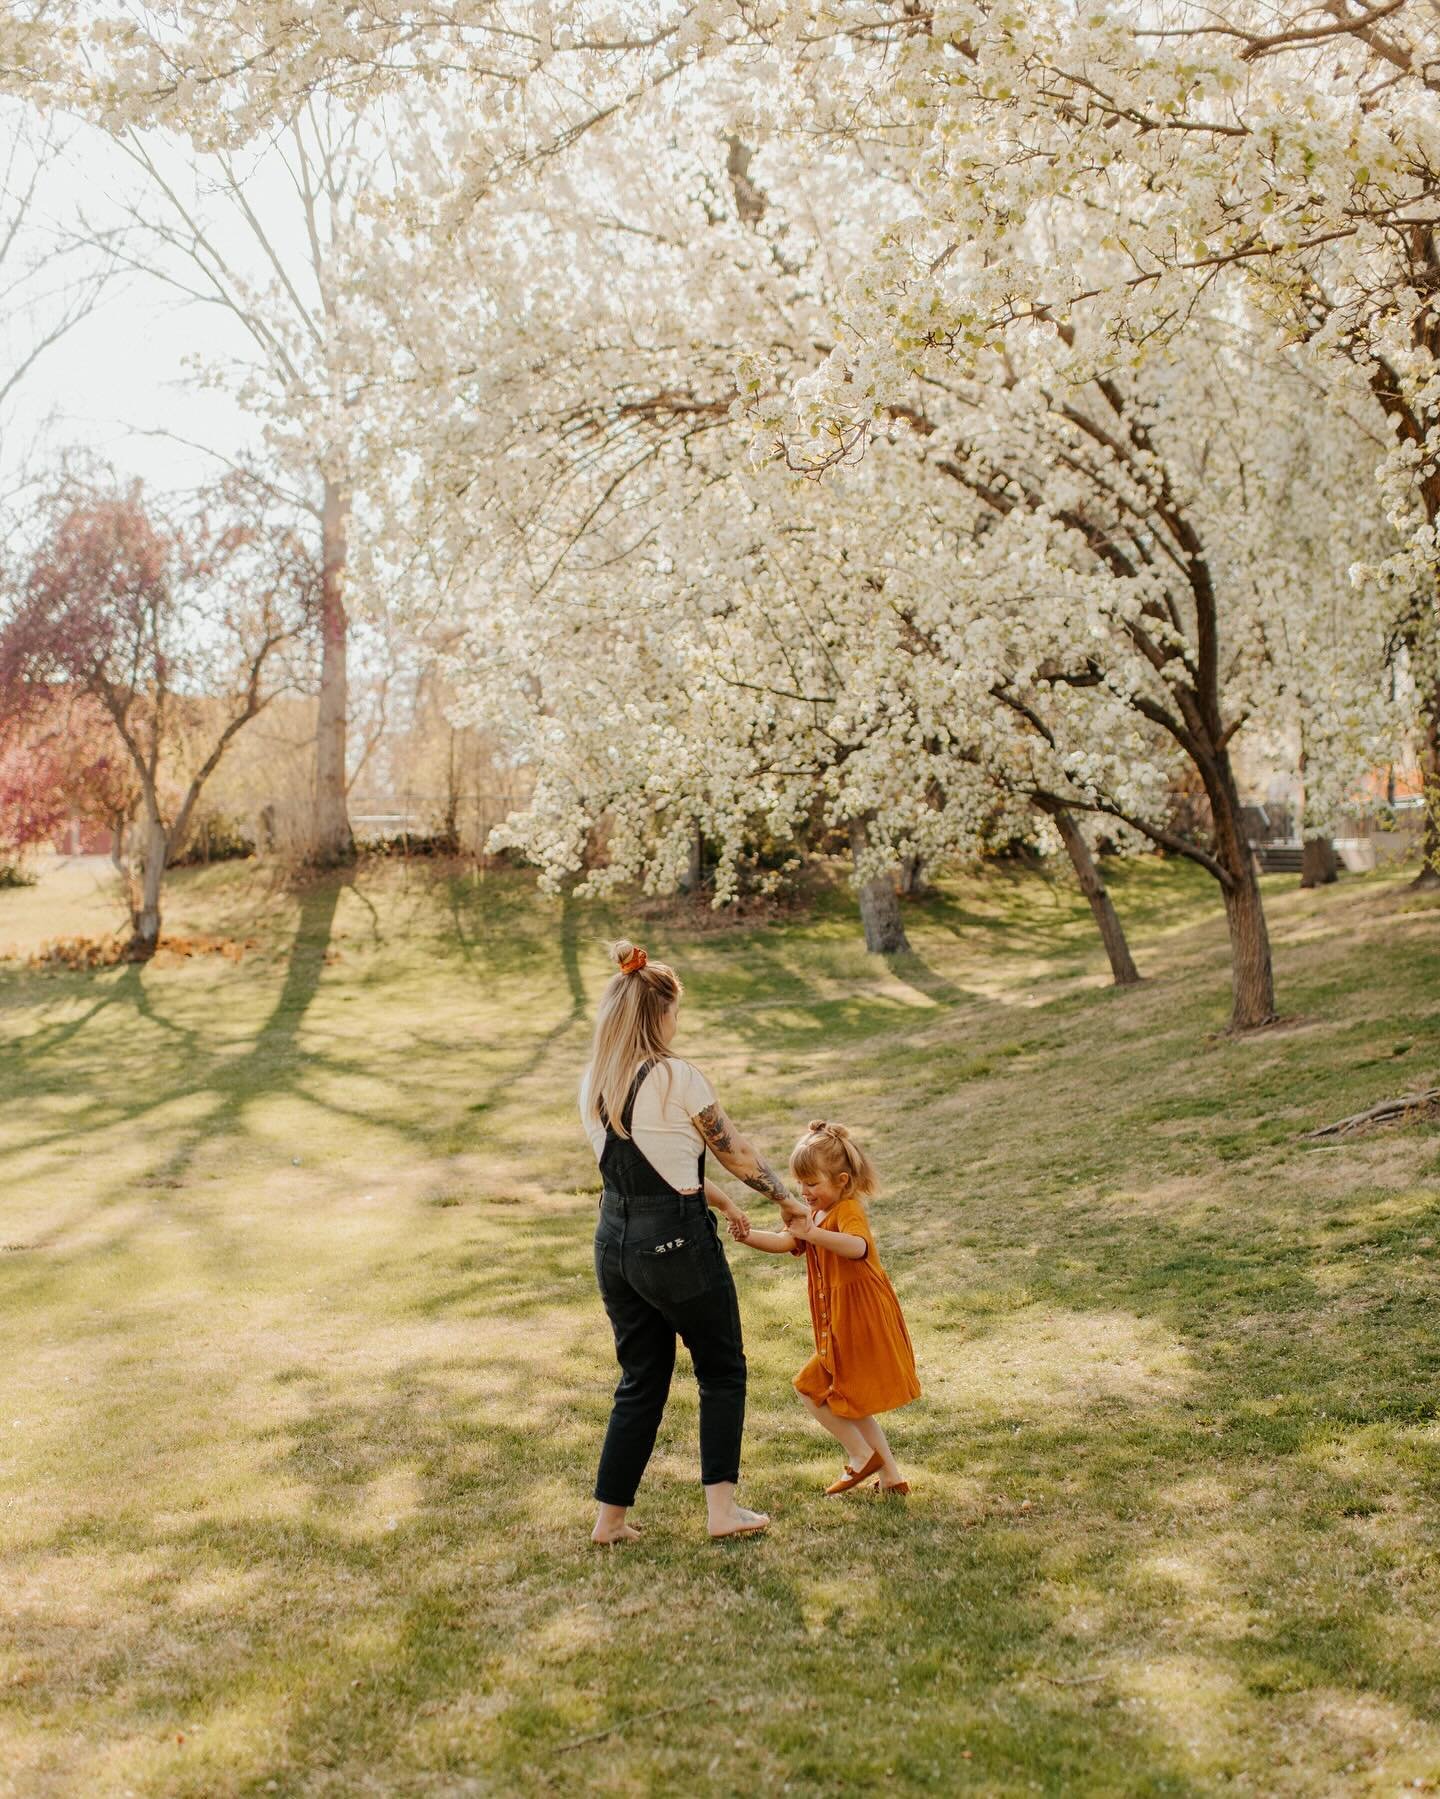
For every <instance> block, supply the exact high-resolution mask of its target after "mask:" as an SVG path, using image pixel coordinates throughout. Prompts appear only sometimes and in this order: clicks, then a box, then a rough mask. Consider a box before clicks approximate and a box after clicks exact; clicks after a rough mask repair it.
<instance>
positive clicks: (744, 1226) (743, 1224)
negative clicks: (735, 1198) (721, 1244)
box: [725, 1206, 750, 1243]
mask: <svg viewBox="0 0 1440 1799" xmlns="http://www.w3.org/2000/svg"><path fill="white" fill-rule="evenodd" d="M725 1216H726V1218H727V1219H728V1220H729V1225H730V1235H731V1236H732V1237H733V1238H734V1239H735V1241H736V1242H737V1243H745V1242H747V1241H748V1240H749V1237H750V1220H749V1219H748V1218H747V1217H746V1216H745V1214H744V1213H743V1212H742V1211H741V1210H740V1209H739V1207H738V1206H737V1207H736V1208H735V1210H734V1211H731V1212H727V1213H726V1214H725Z"/></svg>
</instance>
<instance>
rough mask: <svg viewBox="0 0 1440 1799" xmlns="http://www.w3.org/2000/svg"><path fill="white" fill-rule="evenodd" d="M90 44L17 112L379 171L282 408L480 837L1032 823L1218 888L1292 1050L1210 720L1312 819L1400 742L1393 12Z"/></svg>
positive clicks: (1403, 429)
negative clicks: (1111, 844)
mask: <svg viewBox="0 0 1440 1799" xmlns="http://www.w3.org/2000/svg"><path fill="white" fill-rule="evenodd" d="M89 17H90V18H91V20H92V21H98V24H94V25H93V27H92V29H91V31H90V34H89V35H90V40H91V41H90V42H89V44H88V45H87V47H86V55H84V56H83V57H79V58H77V59H74V61H73V66H71V67H70V69H69V72H68V74H61V75H57V74H55V73H54V71H53V70H50V71H49V72H47V73H46V75H45V77H44V79H45V81H46V82H48V83H49V84H50V86H51V88H52V89H53V90H54V91H57V92H58V91H61V90H63V89H64V88H65V84H66V82H67V81H68V83H69V103H70V104H72V105H74V106H76V107H79V108H82V109H87V110H88V111H89V113H90V115H91V116H92V117H98V118H100V119H102V120H103V121H105V122H106V123H107V125H109V126H110V127H111V128H114V129H119V128H121V127H124V128H127V129H138V128H141V127H146V126H150V125H160V126H163V127H166V128H169V129H178V130H183V131H185V132H188V133H189V134H190V137H191V139H192V141H193V142H195V143H196V144H197V145H199V146H200V147H201V148H203V149H206V150H209V151H214V150H215V147H216V146H217V145H232V144H236V143H241V142H245V141H247V140H249V139H251V138H253V137H254V136H255V135H256V134H258V133H261V132H264V131H270V130H273V128H274V126H275V125H276V124H277V123H279V124H282V125H284V126H286V127H287V128H288V129H293V128H294V123H295V120H296V118H297V117H299V116H300V114H301V112H302V111H303V110H304V109H306V108H311V107H314V106H315V105H317V104H320V103H323V105H324V106H325V107H327V108H329V109H331V111H330V112H329V113H328V114H327V115H326V116H327V117H332V118H333V117H336V116H338V115H337V114H336V111H335V109H339V111H340V113H342V114H345V115H348V116H349V117H350V118H352V119H353V120H354V126H353V131H352V134H351V135H350V137H349V138H347V139H346V140H345V141H346V143H347V144H348V145H349V150H348V151H347V154H349V155H351V156H352V157H353V156H357V155H360V154H362V153H367V154H368V153H369V152H371V151H372V150H373V151H375V152H377V153H378V152H379V151H380V150H381V149H382V148H383V166H382V165H381V163H380V162H379V161H378V160H377V163H376V169H377V172H376V175H375V178H374V179H373V180H371V181H369V182H368V183H366V184H365V185H364V187H363V191H361V192H360V193H358V194H357V196H356V203H355V205H354V207H353V208H352V212H351V215H350V217H349V222H348V223H347V229H346V232H345V234H344V240H343V241H340V240H339V239H338V238H337V239H336V240H335V241H334V242H332V244H331V245H330V246H329V248H328V252H327V256H326V259H325V261H326V280H325V282H324V283H323V284H322V286H323V298H322V301H321V304H320V307H319V312H318V315H317V319H318V325H319V329H318V330H316V331H311V332H310V333H309V336H308V338H307V337H306V335H305V332H304V331H303V330H302V331H301V334H300V335H299V336H297V337H296V338H295V339H294V341H293V342H291V341H289V340H287V339H284V338H277V345H272V346H270V349H271V352H272V354H277V353H278V354H282V355H283V356H285V357H288V358H289V359H290V360H291V362H293V364H294V366H295V367H296V369H297V370H299V371H301V372H300V374H299V376H298V377H297V379H296V380H295V381H294V382H291V383H288V384H286V385H285V387H284V390H283V404H282V405H281V407H280V413H281V414H283V418H284V422H285V423H286V425H287V426H288V427H291V428H293V429H294V430H295V431H296V432H298V433H299V434H300V437H301V439H302V440H303V441H304V442H306V443H308V444H309V446H310V448H311V450H312V452H313V454H314V455H315V456H316V457H317V458H319V459H320V461H321V462H322V463H324V464H325V465H326V466H327V467H338V466H340V465H342V464H343V474H337V475H336V476H335V478H336V479H343V481H344V483H345V485H346V487H347V491H349V492H350V493H351V494H352V495H353V507H354V517H355V521H356V527H357V528H356V531H355V534H354V541H353V546H352V549H353V564H352V578H353V581H354V590H353V591H354V593H355V594H356V596H357V597H358V598H360V599H361V600H362V601H364V600H365V599H366V598H367V597H368V598H369V599H370V600H372V601H375V602H377V603H378V601H379V599H380V598H381V597H383V600H384V603H385V604H386V605H387V606H389V607H391V608H398V609H399V610H401V611H402V612H408V613H409V614H410V615H411V616H412V617H414V618H415V619H416V620H424V621H425V622H426V624H427V625H431V626H433V625H434V623H435V622H436V621H437V620H439V621H441V622H443V623H444V625H445V626H446V628H447V630H448V633H449V637H450V643H449V650H448V654H449V658H450V666H451V668H452V671H453V673H454V676H455V678H456V681H457V683H458V685H459V688H460V691H461V695H462V699H461V705H462V709H463V712H464V715H465V716H466V717H467V718H469V719H472V720H474V721H476V722H480V723H483V724H484V725H485V726H486V728H487V729H491V730H498V731H500V732H502V733H503V734H504V735H505V736H506V737H507V739H508V740H509V742H510V744H511V747H512V751H513V754H514V755H515V756H516V758H517V759H518V760H522V761H524V762H525V763H527V764H528V765H529V766H530V767H531V768H532V769H533V770H534V772H535V777H536V781H535V788H534V794H533V799H532V802H531V804H530V805H529V806H528V808H527V809H526V810H525V811H524V812H523V813H521V814H519V815H517V816H516V817H514V818H512V819H511V820H510V821H509V822H508V823H507V825H506V826H505V827H504V828H503V830H502V833H501V834H500V840H503V841H505V842H507V843H510V844H513V845H517V846H519V847H522V848H523V849H524V850H526V851H527V852H528V853H529V854H530V855H531V856H532V857H534V858H535V859H536V860H537V861H538V862H539V863H540V865H541V867H542V870H543V872H544V875H545V878H546V879H547V881H548V882H550V883H552V884H554V885H557V886H559V885H564V884H567V883H570V882H572V881H575V880H577V879H585V880H587V881H588V882H589V883H590V885H592V886H597V885H599V886H603V885H607V884H614V883H618V882H622V881H628V880H634V879H638V880H640V881H642V882H643V883H645V884H646V885H648V886H650V887H652V888H654V889H657V890H658V889H664V888H668V887H671V886H673V885H675V884H676V882H677V881H679V880H681V879H682V878H683V877H684V876H685V875H686V874H687V873H688V872H692V871H693V860H694V850H695V844H696V840H697V836H698V837H701V838H703V839H704V841H705V842H706V844H707V845H709V846H710V849H711V853H712V854H713V855H714V856H716V857H718V870H717V874H716V883H715V894H716V898H717V901H723V900H724V899H726V898H727V897H729V896H730V895H731V894H733V893H734V891H735V889H736V883H737V880H738V878H739V872H740V870H741V868H742V867H743V866H744V864H745V862H746V859H747V858H752V859H753V858H754V857H755V856H756V855H761V856H762V858H763V860H764V861H765V863H766V865H767V866H769V867H771V868H772V869H773V868H774V867H775V866H776V864H777V861H778V860H781V859H783V855H784V853H785V849H786V846H788V845H794V844H796V843H797V842H799V841H800V840H802V839H803V838H805V837H807V836H810V837H813V835H814V834H815V833H816V832H817V831H820V830H824V829H832V830H843V831H844V832H845V833H846V834H847V837H848V840H849V842H850V844H851V847H852V851H853V854H854V856H855V863H856V872H857V876H858V877H859V878H861V879H862V880H863V879H864V878H866V877H867V876H870V875H873V874H874V873H875V872H876V871H878V870H880V869H882V868H884V867H885V866H887V865H889V864H893V863H894V862H896V861H899V860H903V859H905V858H912V857H925V858H938V857H943V856H966V855H972V854H975V853H978V852H980V851H982V850H983V849H984V848H985V847H986V846H988V845H992V844H994V843H996V842H997V841H1003V840H1006V839H1008V838H1010V837H1013V836H1015V835H1017V834H1034V833H1035V832H1036V831H1039V832H1041V833H1042V834H1043V833H1045V832H1048V831H1049V830H1050V829H1051V827H1052V824H1053V822H1054V820H1055V818H1056V816H1057V809H1062V810H1063V811H1064V812H1065V813H1067V814H1068V815H1070V816H1073V817H1074V818H1075V819H1078V820H1079V821H1080V822H1081V823H1082V825H1083V826H1084V828H1085V830H1086V832H1087V833H1088V834H1089V835H1090V836H1091V838H1092V839H1093V838H1094V837H1095V836H1096V835H1098V834H1099V833H1102V832H1103V833H1104V834H1105V835H1106V836H1107V837H1109V838H1112V839H1115V840H1118V841H1120V842H1122V843H1126V844H1139V843H1152V844H1153V843H1159V844H1163V845H1165V846H1166V847H1168V848H1170V849H1172V850H1175V851H1177V852H1178V853H1182V854H1185V855H1188V856H1190V857H1192V858H1193V859H1194V860H1196V861H1197V862H1199V863H1200V864H1201V865H1202V866H1204V867H1205V868H1206V869H1207V870H1208V871H1209V872H1210V873H1211V874H1212V875H1213V876H1214V877H1215V879H1216V880H1217V882H1218V883H1219V885H1220V887H1221V890H1222V891H1223V894H1224V897H1225V903H1226V909H1227V915H1228V917H1229V920H1230V925H1231V931H1232V937H1233V939H1234V943H1235V948H1236V962H1237V971H1239V970H1242V969H1243V971H1244V972H1243V975H1242V974H1241V973H1239V972H1237V999H1236V1021H1237V1023H1242V1024H1243V1023H1256V1022H1259V1021H1261V1020H1262V1019H1263V1018H1265V1017H1268V1016H1269V1015H1270V1012H1271V1010H1272V1000H1271V995H1270V987H1269V980H1270V977H1269V957H1268V946H1267V944H1266V941H1265V930H1264V917H1263V908H1262V907H1261V903H1260V895H1259V890H1258V887H1257V885H1256V882H1255V876H1254V870H1253V865H1252V863H1251V859H1250V856H1249V854H1248V849H1247V846H1246V844H1245V841H1244V833H1243V827H1242V820H1241V806H1240V795H1239V790H1238V783H1237V779H1236V775H1235V770H1234V764H1233V754H1234V750H1235V747H1236V743H1237V739H1238V738H1239V737H1240V734H1241V733H1242V732H1244V733H1250V734H1258V735H1260V736H1263V737H1265V738H1266V739H1267V740H1268V741H1271V742H1275V743H1281V742H1283V743H1287V744H1290V745H1292V746H1293V753H1294V755H1295V756H1296V758H1297V760H1303V768H1304V782H1305V795H1306V817H1307V828H1310V829H1313V830H1324V829H1327V828H1329V826H1330V825H1331V824H1332V823H1333V821H1334V820H1335V818H1336V817H1337V816H1339V814H1340V813H1341V812H1342V811H1343V810H1344V808H1345V806H1346V805H1347V803H1348V802H1349V801H1351V800H1352V799H1353V797H1354V795H1355V793H1356V791H1357V788H1358V786H1359V784H1360V783H1361V781H1362V780H1363V778H1364V776H1365V774H1366V773H1367V771H1369V770H1370V769H1372V768H1373V767H1374V766H1375V765H1376V764H1377V763H1379V762H1383V761H1385V760H1389V759H1391V758H1392V757H1393V756H1394V755H1395V754H1397V753H1398V748H1399V745H1400V743H1401V740H1402V739H1403V737H1404V735H1405V732H1406V731H1407V729H1415V728H1417V726H1418V729H1419V730H1420V732H1421V734H1422V735H1423V733H1424V732H1425V730H1426V729H1428V730H1429V732H1430V742H1431V745H1432V749H1433V745H1434V720H1435V717H1436V700H1435V682H1434V678H1433V674H1432V672H1431V671H1433V670H1434V668H1435V663H1436V655H1435V643H1436V638H1437V631H1436V608H1435V597H1434V596H1435V575H1436V530H1437V523H1440V362H1437V354H1440V323H1437V318H1436V314H1437V308H1436V300H1437V282H1440V261H1437V258H1436V255H1435V250H1434V246H1433V243H1432V234H1431V232H1430V230H1429V229H1428V228H1425V229H1421V228H1420V227H1419V226H1417V224H1416V220H1417V219H1423V218H1426V217H1429V216H1430V212H1429V211H1427V210H1426V209H1427V208H1430V209H1431V210H1432V211H1433V200H1434V197H1435V196H1434V193H1433V188H1434V178H1433V177H1432V175H1431V173H1430V171H1431V170H1432V169H1434V168H1436V167H1440V113H1437V109H1436V104H1435V96H1434V94H1433V92H1432V89H1431V85H1430V76H1429V74H1428V73H1427V71H1429V70H1430V69H1431V68H1433V67H1434V66H1435V53H1436V50H1437V48H1440V43H1437V42H1436V41H1434V40H1436V39H1437V36H1440V33H1437V28H1436V26H1435V25H1434V23H1433V22H1432V21H1431V19H1430V17H1429V15H1428V14H1426V13H1424V11H1423V9H1422V8H1421V7H1420V6H1419V5H1418V4H1410V3H1408V0H1407V3H1405V4H1402V5H1400V6H1398V7H1397V6H1387V7H1386V8H1385V9H1384V17H1383V19H1381V18H1380V17H1379V15H1377V16H1376V17H1375V18H1373V19H1372V18H1370V17H1369V15H1363V16H1362V15H1359V14H1354V15H1352V14H1350V13H1347V12H1345V11H1344V10H1343V9H1338V10H1337V9H1334V8H1315V9H1310V10H1305V9H1301V10H1299V11H1296V12H1295V13H1294V14H1293V16H1292V15H1290V14H1285V13H1277V12H1276V10H1275V8H1274V7H1273V6H1269V5H1264V6H1262V5H1260V4H1258V0H1221V4H1220V6H1219V7H1214V6H1207V7H1206V8H1205V9H1204V10H1203V12H1202V11H1201V9H1199V8H1197V7H1194V6H1192V5H1189V4H1176V3H1174V0H1161V3H1160V4H1158V5H1155V6H1147V7H1146V8H1144V9H1134V8H1121V7H1118V6H1115V5H1111V4H1105V3H1103V0H1096V3H1095V4H1093V5H1088V6H1083V7H1080V8H1076V7H1074V6H1073V5H1071V4H1068V0H1035V3H1034V4H1026V5H1024V6H1020V5H1018V4H1015V3H1014V0H995V3H990V0H962V3H960V4H947V5H933V6H927V5H925V4H924V3H923V0H922V3H921V4H919V5H916V4H915V3H914V0H825V3H824V4H820V0H795V3H794V4H791V3H790V0H766V3H765V4H763V5H760V6H756V5H753V4H750V3H748V0H747V3H746V4H743V5H740V4H735V0H704V3H702V4H699V5H691V4H683V3H682V0H675V3H674V4H673V5H672V4H663V3H662V4H658V5H656V4H646V5H643V6H642V5H640V4H639V3H638V0H616V3H614V4H611V5H603V4H588V3H587V4H578V5H574V6H567V7H564V8H559V7H554V8H551V7H547V6H545V5H541V4H536V3H535V0H515V3H514V4H506V5H498V4H496V5H492V4H487V3H486V0H468V3H467V4H462V5H459V6H456V5H446V6H445V7H444V8H436V7H432V6H429V5H426V4H423V3H417V4H413V5H408V6H405V7H402V8H392V7H381V6H379V5H378V4H375V3H374V0H362V3H361V4H354V3H353V0H345V3H344V4H341V0H321V3H320V4H315V5H308V6H305V7H295V6H292V5H288V4H278V3H275V0H252V3H251V4H250V5H247V6H246V7H243V8H237V7H235V6H233V5H230V4H225V5H221V4H219V3H218V0H217V3H216V4H215V5H213V6H197V5H195V4H193V0H187V4H185V5H184V6H174V7H167V8H157V7H151V8H142V9H140V11H138V12H136V11H134V10H133V9H131V8H129V7H121V6H118V5H117V6H116V7H115V8H114V9H113V11H109V12H107V9H106V8H105V7H104V6H103V5H102V6H100V7H99V8H98V9H92V10H91V12H90V14H89ZM62 60H63V59H62ZM277 316H278V313H277ZM278 330H279V328H278V327H277V332H278ZM277 346H278V347H277ZM1182 789H1183V790H1185V791H1188V792H1199V793H1201V794H1203V796H1204V799H1205V801H1206V802H1207V809H1208V813H1209V816H1210V819H1211V821H1212V824H1213V829H1212V830H1211V831H1210V832H1209V833H1208V834H1207V835H1203V836H1195V835H1193V834H1192V833H1190V832H1189V831H1187V830H1184V829H1179V828H1177V827H1176V825H1175V816H1176V808H1175V795H1176V793H1177V791H1179V790H1182ZM1242 987H1243V988H1244V989H1245V990H1244V992H1243V993H1242V991H1241V989H1242Z"/></svg>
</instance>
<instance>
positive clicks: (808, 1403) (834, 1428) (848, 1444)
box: [800, 1393, 872, 1472]
mask: <svg viewBox="0 0 1440 1799" xmlns="http://www.w3.org/2000/svg"><path fill="white" fill-rule="evenodd" d="M800 1403H801V1405H803V1406H804V1408H805V1410H806V1411H807V1412H809V1414H810V1416H811V1417H812V1418H813V1419H814V1420H815V1422H816V1423H817V1424H818V1425H820V1426H821V1427H822V1429H824V1430H828V1431H829V1433H830V1435H831V1436H832V1437H834V1439H835V1441H836V1442H837V1443H838V1444H839V1445H840V1447H841V1448H842V1449H843V1450H844V1451H845V1458H846V1460H847V1461H848V1463H849V1465H850V1468H851V1471H852V1472H853V1471H854V1470H855V1469H857V1468H863V1467H864V1466H865V1464H866V1462H868V1461H869V1460H870V1451H871V1447H872V1445H871V1443H870V1440H869V1438H868V1437H866V1436H864V1435H863V1434H862V1433H861V1432H860V1431H859V1430H858V1429H857V1428H856V1426H855V1421H854V1419H853V1418H841V1417H840V1416H839V1415H838V1414H837V1413H835V1412H832V1411H831V1410H830V1408H829V1406H828V1405H816V1403H815V1401H814V1400H813V1399H811V1398H809V1397H808V1395H806V1394H804V1393H802V1394H801V1395H800Z"/></svg>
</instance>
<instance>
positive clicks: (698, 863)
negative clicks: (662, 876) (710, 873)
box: [680, 825, 705, 893]
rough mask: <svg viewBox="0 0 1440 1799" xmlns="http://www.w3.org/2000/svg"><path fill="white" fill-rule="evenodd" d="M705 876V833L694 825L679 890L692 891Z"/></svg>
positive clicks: (683, 891)
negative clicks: (688, 857) (687, 858)
mask: <svg viewBox="0 0 1440 1799" xmlns="http://www.w3.org/2000/svg"><path fill="white" fill-rule="evenodd" d="M704 878H705V834H704V832H703V831H702V830H701V829H700V827H699V825H696V827H695V829H694V830H693V831H692V832H691V834H690V860H689V862H688V863H687V864H686V867H685V873H684V874H683V875H682V876H681V877H680V891H681V892H682V893H694V892H695V890H696V888H697V887H699V885H700V883H701V881H702V880H703V879H704Z"/></svg>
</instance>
